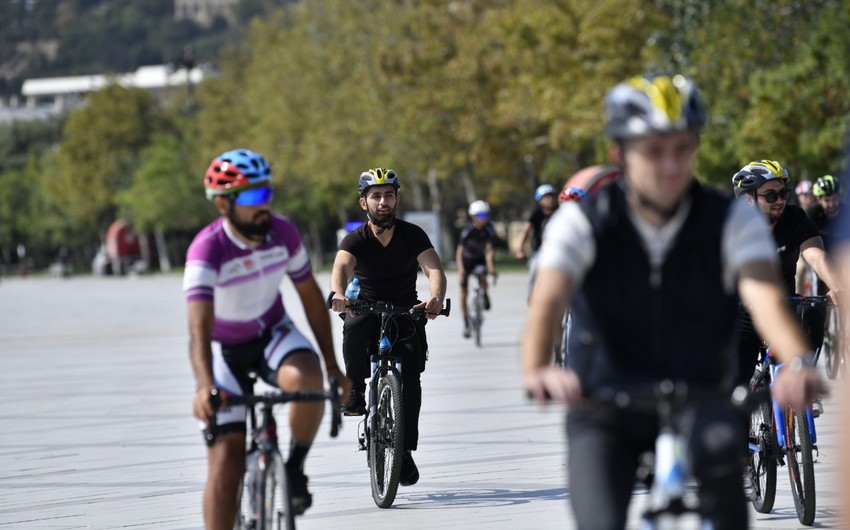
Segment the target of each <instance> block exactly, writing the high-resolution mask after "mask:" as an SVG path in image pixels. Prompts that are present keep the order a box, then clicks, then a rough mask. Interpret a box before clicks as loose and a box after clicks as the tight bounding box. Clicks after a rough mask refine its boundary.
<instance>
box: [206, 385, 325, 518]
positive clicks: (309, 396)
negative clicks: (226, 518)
mask: <svg viewBox="0 0 850 530" xmlns="http://www.w3.org/2000/svg"><path fill="white" fill-rule="evenodd" d="M251 379H252V380H255V379H256V376H255V375H253V374H252V377H251ZM329 386H330V388H329V389H328V390H324V391H304V392H283V391H278V392H268V393H266V394H263V395H246V396H233V395H228V396H227V398H226V400H227V405H228V406H232V405H245V406H246V407H247V408H248V417H249V418H250V426H251V428H250V433H251V435H250V437H249V440H250V442H249V444H248V447H247V448H246V451H245V474H244V476H243V477H242V482H241V484H240V486H239V489H238V493H237V498H236V506H237V514H236V521H235V523H234V526H233V528H234V530H271V529H274V530H279V529H281V528H286V530H294V528H295V513H294V511H293V509H292V492H291V491H290V489H289V482H288V479H287V475H286V470H285V469H284V461H283V457H282V456H281V453H280V448H279V446H278V439H277V421H276V420H275V417H274V414H273V413H272V411H273V407H274V405H278V404H282V403H289V402H290V401H324V400H326V399H327V400H329V401H330V402H331V432H330V435H331V437H333V438H335V437H336V436H337V434H338V433H339V428H340V426H341V425H342V417H341V414H340V412H339V390H338V386H337V382H336V381H335V380H331V381H330V385H329ZM210 398H211V400H212V405H213V409H214V410H218V409H219V408H220V407H221V405H222V396H221V394H220V391H219V390H218V389H217V388H213V389H212V391H211V392H210ZM257 406H259V408H260V416H261V418H262V420H261V421H260V422H257V413H256V410H255V407H257ZM215 420H216V416H215V414H213V416H212V417H211V418H210V421H209V425H208V426H207V428H206V429H205V430H204V437H205V439H206V443H207V445H208V446H211V445H212V444H213V442H214V441H215V436H216V433H215V426H216V421H215Z"/></svg>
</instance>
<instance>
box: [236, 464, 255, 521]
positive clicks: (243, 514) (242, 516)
mask: <svg viewBox="0 0 850 530" xmlns="http://www.w3.org/2000/svg"><path fill="white" fill-rule="evenodd" d="M246 478H247V477H246V476H243V477H242V480H241V481H239V489H237V490H236V521H234V523H233V530H245V529H246V528H251V527H252V526H254V524H253V523H251V501H250V496H251V493H250V491H248V486H247V482H246V480H245V479H246Z"/></svg>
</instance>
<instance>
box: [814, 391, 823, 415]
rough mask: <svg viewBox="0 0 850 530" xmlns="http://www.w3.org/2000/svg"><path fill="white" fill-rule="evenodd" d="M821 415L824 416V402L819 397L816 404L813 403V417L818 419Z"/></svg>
mask: <svg viewBox="0 0 850 530" xmlns="http://www.w3.org/2000/svg"><path fill="white" fill-rule="evenodd" d="M821 414H823V401H822V400H821V397H820V396H818V398H817V399H816V400H815V402H814V403H812V416H814V417H815V418H817V417H818V416H820V415H821Z"/></svg>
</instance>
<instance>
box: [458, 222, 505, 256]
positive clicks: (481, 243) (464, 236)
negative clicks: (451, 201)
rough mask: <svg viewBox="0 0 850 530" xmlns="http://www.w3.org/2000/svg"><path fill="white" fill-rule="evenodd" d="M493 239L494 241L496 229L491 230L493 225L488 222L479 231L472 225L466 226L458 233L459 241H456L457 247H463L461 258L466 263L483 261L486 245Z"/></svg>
mask: <svg viewBox="0 0 850 530" xmlns="http://www.w3.org/2000/svg"><path fill="white" fill-rule="evenodd" d="M494 239H496V229H495V228H493V223H490V222H488V223H487V224H486V225H484V227H483V228H480V229H479V228H476V227H475V225H474V224H472V223H469V224H467V225H466V226H465V227H463V230H462V231H461V232H460V240H458V245H463V253H462V254H461V256H462V257H463V259H464V260H468V261H479V260H482V259H484V255H485V252H486V250H487V243H492V242H493V240H494Z"/></svg>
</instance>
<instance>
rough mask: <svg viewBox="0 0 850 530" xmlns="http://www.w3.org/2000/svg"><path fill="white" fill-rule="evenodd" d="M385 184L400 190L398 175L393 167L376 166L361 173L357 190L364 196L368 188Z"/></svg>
mask: <svg viewBox="0 0 850 530" xmlns="http://www.w3.org/2000/svg"><path fill="white" fill-rule="evenodd" d="M385 184H389V185H390V186H393V187H394V188H395V189H396V191H398V188H399V187H400V186H399V183H398V175H396V174H395V171H393V170H392V169H386V168H383V167H376V168H372V169H369V170H366V171H364V172H363V173H361V174H360V181H359V183H358V184H357V191H358V193H360V196H361V197H362V196H363V195H364V194H365V193H366V190H367V189H369V188H371V187H372V186H381V185H385Z"/></svg>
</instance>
